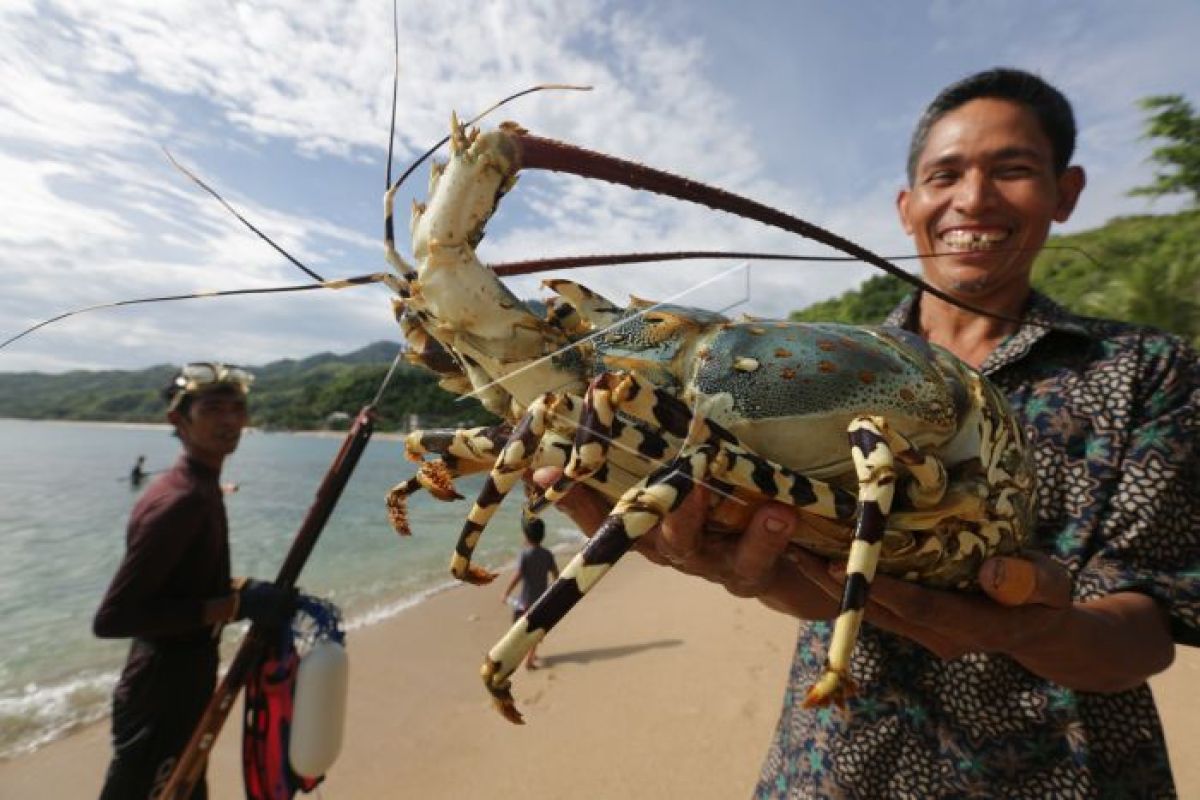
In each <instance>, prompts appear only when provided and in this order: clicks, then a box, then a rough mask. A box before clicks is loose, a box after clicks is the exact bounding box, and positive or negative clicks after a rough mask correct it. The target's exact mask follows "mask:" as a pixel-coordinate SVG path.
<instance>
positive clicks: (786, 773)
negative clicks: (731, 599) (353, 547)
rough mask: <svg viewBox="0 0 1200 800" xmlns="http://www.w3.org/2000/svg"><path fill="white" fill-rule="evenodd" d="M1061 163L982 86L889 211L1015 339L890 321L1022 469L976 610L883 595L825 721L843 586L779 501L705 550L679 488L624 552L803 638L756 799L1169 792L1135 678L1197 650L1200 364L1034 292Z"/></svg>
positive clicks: (1023, 91) (1069, 174)
mask: <svg viewBox="0 0 1200 800" xmlns="http://www.w3.org/2000/svg"><path fill="white" fill-rule="evenodd" d="M1074 144H1075V121H1074V115H1073V112H1072V109H1071V106H1070V104H1069V102H1068V101H1067V100H1066V98H1064V97H1063V96H1062V94H1061V93H1059V92H1058V91H1057V90H1056V89H1055V88H1054V87H1052V86H1050V85H1049V84H1047V83H1046V82H1045V81H1043V80H1042V79H1040V78H1039V77H1037V76H1035V75H1032V74H1030V73H1028V72H1024V71H1021V70H1015V69H993V70H988V71H985V72H982V73H979V74H976V75H973V76H970V77H968V78H966V79H964V80H961V81H959V82H957V83H955V84H952V85H951V86H949V87H947V88H946V89H945V90H943V91H942V92H941V93H940V94H939V95H938V96H937V97H936V98H935V99H934V100H933V102H932V103H931V104H930V105H929V106H928V108H927V109H926V110H925V113H924V114H923V116H922V117H921V119H920V121H919V122H918V125H917V128H916V130H915V132H914V135H913V138H912V144H911V147H910V152H909V161H908V185H907V186H906V187H905V188H904V189H902V190H901V191H900V193H899V196H898V198H897V207H898V210H899V215H900V220H901V224H902V225H903V226H904V229H905V231H906V232H907V233H909V235H910V236H912V237H913V239H914V241H915V242H916V245H917V249H918V251H919V252H920V253H922V254H923V256H924V257H923V271H924V277H925V279H926V280H927V281H928V282H929V283H931V284H933V285H934V286H936V287H938V288H940V289H941V290H943V291H944V292H947V293H949V294H950V295H951V296H953V297H954V298H956V299H959V300H961V301H964V302H967V303H971V304H974V305H975V306H977V307H981V308H983V309H985V310H988V311H991V312H993V313H995V314H997V315H998V317H1007V318H1008V320H1011V321H1006V320H1004V319H999V318H990V317H984V316H980V315H977V314H974V313H971V312H968V311H964V310H963V309H961V308H959V307H957V306H954V305H951V304H949V303H947V302H944V301H943V300H940V299H938V298H935V297H932V296H930V295H929V294H927V293H920V292H918V293H917V294H915V295H913V296H911V297H910V298H908V299H907V300H906V301H905V302H904V303H902V304H901V306H900V307H898V308H897V309H896V310H895V311H894V312H893V313H892V315H891V316H890V317H889V319H888V320H887V324H890V325H895V326H900V327H905V328H908V329H909V330H912V331H914V332H917V333H919V334H920V335H921V336H922V337H924V338H925V339H927V340H928V341H930V342H932V343H934V344H937V345H940V346H942V347H944V348H946V349H947V350H949V351H950V352H952V353H954V354H955V355H956V356H958V357H959V358H960V359H962V360H963V361H965V362H967V363H969V364H971V365H973V366H974V367H976V368H977V369H980V370H981V371H982V372H983V373H984V374H986V375H987V376H988V377H989V378H990V379H991V380H992V381H993V382H994V383H995V384H996V385H998V386H999V387H1001V388H1002V389H1003V390H1004V391H1005V393H1006V394H1007V395H1008V398H1009V401H1010V403H1011V404H1012V406H1013V408H1014V411H1015V412H1016V413H1017V415H1018V417H1019V418H1020V419H1021V420H1022V422H1023V425H1024V428H1025V430H1026V433H1027V434H1028V436H1029V438H1030V440H1031V445H1032V450H1033V453H1034V459H1035V463H1036V466H1037V472H1038V495H1037V505H1038V515H1039V516H1038V525H1037V530H1036V532H1035V535H1034V540H1033V542H1032V543H1031V545H1032V546H1031V548H1030V550H1029V551H1028V552H1027V553H1026V554H1024V556H1023V557H1021V558H1015V557H999V558H992V559H990V560H988V561H986V562H985V563H984V565H983V567H982V568H981V570H980V573H979V584H980V588H981V589H982V593H957V592H946V591H939V590H935V589H929V588H925V587H921V586H918V585H916V584H913V583H908V582H904V581H900V580H896V579H893V578H889V577H887V576H884V575H879V576H877V577H876V578H875V582H874V583H873V585H872V589H871V594H870V600H869V602H868V604H867V608H866V616H865V619H866V622H867V623H868V625H866V626H864V629H863V631H862V634H861V638H860V641H859V646H858V649H857V650H856V653H855V657H854V664H853V668H854V673H855V676H856V678H857V679H858V681H859V684H860V688H859V694H858V696H857V697H853V698H851V699H850V701H849V703H848V706H849V708H848V711H849V713H847V714H837V713H833V714H830V713H824V712H816V711H813V710H810V709H806V708H803V707H802V705H801V698H802V697H803V695H804V692H803V688H804V687H806V686H808V685H809V684H811V683H812V682H813V680H815V679H816V677H817V676H818V675H819V674H820V671H821V668H822V657H821V654H822V651H823V649H824V642H825V641H827V640H828V627H829V626H828V623H826V622H823V620H828V619H830V618H831V617H833V616H834V615H835V614H836V613H837V608H838V599H839V598H840V597H841V593H842V583H841V580H840V578H841V575H840V572H839V567H838V566H837V565H831V564H829V563H828V562H826V561H824V560H822V559H820V558H818V557H816V556H814V555H812V554H810V553H807V552H805V551H803V550H800V549H798V548H796V547H793V546H789V540H790V539H791V537H792V535H793V533H794V532H795V530H796V526H797V524H798V522H797V517H796V514H795V513H794V512H793V510H792V509H791V508H790V507H787V506H783V505H768V506H766V507H764V508H762V509H760V510H759V512H758V513H757V514H756V516H755V517H754V519H753V520H752V522H751V524H750V525H749V527H748V528H747V530H746V531H745V533H744V535H743V536H741V537H739V538H735V539H730V538H717V537H710V536H706V535H705V534H704V533H703V529H704V524H703V522H704V515H705V509H706V507H707V506H706V502H707V492H706V491H704V490H703V488H702V487H698V488H699V489H700V490H699V491H694V492H692V493H691V494H690V495H689V496H688V497H687V500H686V501H685V502H684V503H683V504H682V505H681V507H680V508H679V509H678V510H677V511H676V512H675V513H674V514H672V515H670V516H669V517H667V518H666V519H665V520H664V522H663V525H662V526H661V529H660V530H658V531H656V532H654V533H651V534H648V535H647V536H645V537H643V538H642V540H641V541H640V542H639V543H638V545H637V547H638V549H639V550H640V551H641V552H642V554H643V555H645V556H646V557H647V558H649V559H650V560H652V561H655V562H656V563H660V564H668V565H671V566H673V567H675V568H676V569H679V570H681V571H683V572H686V573H688V574H693V575H698V576H701V577H704V578H706V579H708V580H711V581H716V582H719V583H721V584H723V585H724V586H725V587H726V588H727V589H728V590H729V591H730V592H732V593H734V594H736V595H738V596H742V597H754V598H757V599H758V600H759V601H761V602H762V603H763V604H765V605H766V606H768V607H770V608H772V609H774V610H777V611H780V612H783V613H786V614H790V615H793V616H795V617H797V618H798V619H800V620H805V621H806V622H804V623H803V624H802V625H801V633H800V640H799V644H798V647H797V650H796V655H795V658H794V661H793V666H792V670H791V675H790V679H789V682H790V686H789V689H788V691H787V693H786V694H785V701H784V707H783V711H782V714H781V717H780V721H779V725H778V728H777V731H776V734H775V738H774V741H773V743H772V746H771V748H770V751H769V753H768V756H767V759H766V762H765V764H764V766H763V772H762V775H761V778H760V782H759V785H758V787H757V790H756V794H755V796H756V797H761V798H767V797H842V796H846V797H871V798H877V797H891V796H895V797H964V796H995V797H1059V796H1062V797H1066V796H1070V797H1079V796H1099V795H1101V794H1106V795H1108V794H1113V795H1117V796H1126V795H1137V796H1141V797H1164V796H1166V797H1169V796H1174V784H1173V781H1172V778H1171V770H1170V764H1169V763H1168V759H1167V752H1166V745H1165V743H1164V740H1163V735H1162V731H1161V727H1160V725H1159V722H1158V716H1157V712H1156V710H1155V706H1154V701H1153V698H1152V696H1151V693H1150V689H1149V687H1148V686H1147V685H1146V680H1147V679H1148V678H1149V677H1150V676H1152V675H1154V674H1155V673H1158V672H1160V671H1162V670H1164V669H1166V668H1167V667H1168V666H1169V665H1170V664H1171V661H1172V659H1173V657H1174V647H1175V644H1176V643H1181V644H1190V645H1193V646H1195V645H1200V577H1198V576H1200V570H1198V569H1197V565H1198V564H1200V497H1198V493H1197V490H1196V486H1197V485H1198V484H1200V480H1198V476H1197V464H1200V441H1198V440H1200V435H1198V433H1197V422H1196V420H1197V419H1198V414H1200V408H1198V406H1200V365H1198V362H1197V357H1196V354H1195V353H1194V352H1193V351H1192V350H1191V349H1190V348H1189V347H1188V346H1187V345H1186V344H1185V343H1183V342H1182V341H1180V340H1179V339H1178V338H1176V337H1173V336H1169V335H1166V334H1163V333H1161V332H1159V331H1155V330H1153V329H1149V328H1144V327H1138V326H1133V325H1127V324H1122V323H1117V322H1111V321H1106V320H1097V319H1089V318H1084V317H1079V316H1076V315H1073V314H1071V313H1069V312H1068V311H1066V310H1065V309H1063V308H1061V307H1060V306H1058V305H1056V304H1055V303H1054V302H1052V301H1051V300H1050V299H1049V298H1047V297H1045V296H1043V295H1041V294H1039V293H1038V292H1036V291H1034V290H1033V289H1032V286H1031V273H1032V268H1033V262H1034V258H1035V256H1036V255H1037V253H1038V252H1039V250H1040V249H1041V247H1042V246H1043V245H1044V244H1045V241H1046V238H1047V236H1048V235H1049V231H1050V227H1051V225H1052V224H1053V223H1055V222H1064V221H1066V220H1067V218H1068V217H1069V216H1070V214H1071V212H1072V210H1073V209H1074V206H1075V203H1076V201H1077V200H1078V198H1079V196H1080V193H1081V192H1082V190H1083V188H1084V185H1085V175H1084V172H1083V169H1082V168H1081V167H1078V166H1074V165H1071V163H1070V160H1071V156H1072V153H1073V150H1074ZM1016 320H1020V321H1019V322H1017V321H1016ZM554 472H555V471H554V470H553V469H546V470H543V471H540V472H539V474H537V475H535V480H536V481H537V482H538V483H541V484H543V485H548V484H549V483H550V482H551V481H552V480H553V478H554V477H555V475H554ZM560 505H561V506H562V507H563V509H564V510H566V511H567V512H568V513H570V514H571V515H572V516H573V517H574V519H575V520H576V522H578V523H579V524H580V526H581V527H582V528H584V529H585V530H594V529H595V528H596V527H597V526H598V525H599V523H600V522H601V521H602V520H603V518H604V515H605V514H606V513H607V510H608V509H607V504H606V503H605V502H603V501H602V500H601V499H600V498H598V497H597V496H594V495H592V494H590V493H589V492H588V491H586V490H580V489H577V490H574V491H573V492H572V493H571V494H569V495H568V496H567V497H566V498H564V500H563V501H562V502H561V503H560ZM809 620H816V621H817V622H808V621H809Z"/></svg>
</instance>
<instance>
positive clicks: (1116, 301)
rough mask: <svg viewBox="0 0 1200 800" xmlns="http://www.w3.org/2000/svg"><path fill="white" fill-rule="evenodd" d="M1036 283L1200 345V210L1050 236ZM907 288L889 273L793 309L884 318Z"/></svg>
mask: <svg viewBox="0 0 1200 800" xmlns="http://www.w3.org/2000/svg"><path fill="white" fill-rule="evenodd" d="M1049 244H1050V245H1051V246H1056V247H1061V248H1071V249H1060V250H1047V251H1045V252H1043V253H1042V254H1041V255H1039V256H1038V259H1037V261H1036V262H1035V263H1034V270H1033V285H1034V286H1035V287H1037V288H1038V289H1039V290H1041V291H1043V292H1045V293H1046V294H1048V295H1050V296H1051V297H1053V298H1054V299H1055V300H1056V301H1058V302H1059V303H1061V304H1062V305H1064V306H1066V307H1067V308H1069V309H1071V310H1072V311H1075V312H1078V313H1081V314H1088V315H1091V316H1098V317H1109V318H1113V319H1123V320H1128V321H1130V322H1141V323H1146V324H1148V325H1153V326H1155V327H1158V328H1162V329H1163V330H1167V331H1171V332H1172V333H1178V334H1180V335H1182V336H1184V337H1186V338H1188V339H1189V340H1191V342H1192V343H1193V344H1195V345H1200V211H1187V212H1183V213H1180V214H1171V215H1164V216H1137V217H1119V218H1117V219H1114V220H1111V221H1110V222H1109V223H1108V224H1106V225H1104V226H1103V227H1101V228H1096V229H1094V230H1090V231H1084V232H1082V233H1075V234H1071V235H1069V236H1054V237H1051V239H1050V242H1049ZM908 293H909V286H908V284H905V283H902V282H901V281H899V280H897V279H896V278H893V277H891V276H890V275H882V276H878V277H874V278H870V279H868V280H866V281H865V282H864V283H863V284H862V286H861V287H859V288H858V289H856V290H853V291H849V292H846V293H845V294H842V295H840V296H839V297H835V298H833V299H831V300H825V301H823V302H820V303H816V304H814V305H811V306H809V307H808V308H805V309H803V310H801V311H796V312H793V313H792V314H791V318H792V319H795V320H800V321H804V322H816V321H825V322H847V323H853V324H858V325H863V324H872V323H878V322H880V321H881V320H882V319H883V317H884V316H885V315H886V314H887V312H888V311H890V310H891V309H892V307H893V306H895V304H896V303H897V302H899V301H900V299H901V298H903V297H904V296H905V295H907V294H908Z"/></svg>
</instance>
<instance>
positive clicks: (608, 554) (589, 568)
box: [480, 448, 711, 724]
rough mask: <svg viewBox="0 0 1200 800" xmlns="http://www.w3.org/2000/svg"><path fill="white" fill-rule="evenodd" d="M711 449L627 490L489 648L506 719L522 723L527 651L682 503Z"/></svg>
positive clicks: (491, 681) (491, 678) (487, 671)
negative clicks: (520, 671) (517, 696)
mask: <svg viewBox="0 0 1200 800" xmlns="http://www.w3.org/2000/svg"><path fill="white" fill-rule="evenodd" d="M710 452H711V449H710V448H701V449H699V450H695V451H693V452H692V453H690V454H688V455H686V456H684V455H681V456H680V457H679V459H677V460H676V461H675V462H673V463H671V464H668V465H666V466H664V467H661V468H659V469H658V470H655V471H654V472H653V473H651V474H650V475H649V476H647V477H646V478H644V479H643V480H642V481H641V482H640V483H639V484H638V485H636V486H634V487H632V488H631V489H629V490H628V491H627V492H625V494H624V495H622V496H621V499H620V500H618V501H617V504H616V505H615V506H613V510H612V511H611V512H610V513H609V515H608V517H607V518H606V519H605V520H604V522H603V523H602V524H601V525H600V528H599V530H597V531H596V534H595V536H593V537H592V539H591V541H589V542H588V544H587V546H586V547H585V548H584V549H583V551H582V552H580V553H579V554H578V555H576V556H575V558H573V559H572V560H571V563H570V564H568V565H567V567H566V569H564V570H563V571H562V574H561V575H560V576H559V578H558V580H556V581H555V582H554V583H553V584H551V586H550V588H549V589H547V590H546V592H545V593H544V594H543V595H542V596H541V597H539V598H538V599H537V601H536V602H535V603H534V604H533V605H532V606H530V607H529V610H528V611H526V612H525V615H524V616H522V617H521V618H520V619H519V620H517V621H516V623H514V624H513V626H512V628H510V629H509V631H508V633H507V634H505V636H504V638H503V639H501V640H500V641H499V642H497V643H496V645H495V646H494V647H493V648H492V649H491V650H490V651H489V652H488V655H487V659H486V661H484V664H483V667H482V668H481V669H480V674H481V675H482V677H483V682H484V685H485V686H486V687H487V690H488V692H489V693H491V695H492V699H493V702H494V703H495V705H496V708H497V710H499V712H500V713H501V714H502V715H503V716H504V718H505V719H507V720H508V721H510V722H513V723H516V724H521V723H522V722H523V719H522V717H521V712H519V711H518V710H517V708H516V704H515V703H514V702H513V696H512V691H511V689H512V681H511V680H510V679H509V677H510V676H511V675H512V673H513V672H514V671H515V670H516V668H517V666H518V665H519V664H520V663H521V661H522V660H523V659H524V658H525V654H526V653H528V652H529V650H530V648H532V647H534V646H536V645H537V644H538V642H540V641H541V640H542V639H543V638H545V636H546V634H547V633H549V632H550V630H551V628H553V627H554V625H555V624H557V623H558V621H559V620H561V619H562V618H563V617H564V616H566V615H567V613H568V612H569V611H570V610H571V609H572V608H574V607H575V604H576V603H578V602H579V601H580V600H581V599H582V598H583V596H584V595H585V594H587V593H588V592H589V591H590V590H591V588H592V587H593V586H595V585H596V583H597V581H599V580H600V578H602V577H603V576H604V575H605V573H607V572H608V570H609V569H611V568H612V566H613V565H614V564H616V563H617V561H618V559H620V558H621V556H623V555H624V554H625V553H626V552H628V550H629V548H630V547H632V546H633V544H634V542H636V541H637V540H638V538H639V537H641V536H642V535H643V534H645V533H646V531H648V530H650V529H651V528H653V527H654V526H655V525H657V524H658V523H659V522H660V521H661V520H662V518H663V517H664V516H665V515H666V514H667V513H668V512H670V511H672V510H674V509H675V508H677V507H678V506H679V504H680V503H681V502H683V500H684V498H685V497H687V495H688V493H690V492H691V490H692V487H693V486H695V482H696V481H698V480H702V479H703V477H704V475H705V474H706V472H707V469H708V464H709V458H710V455H709V454H710Z"/></svg>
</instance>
